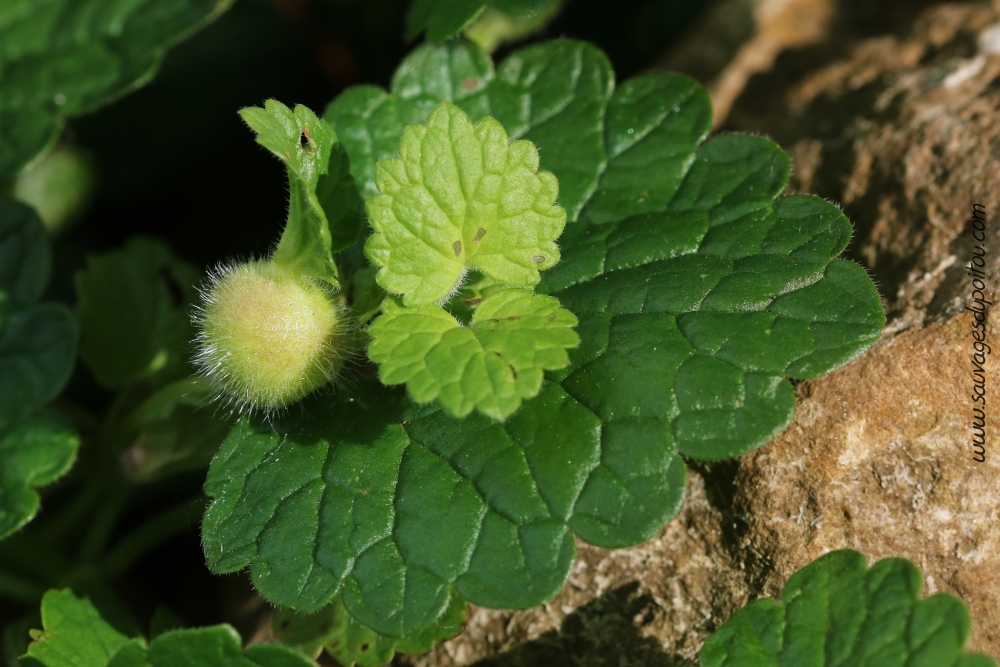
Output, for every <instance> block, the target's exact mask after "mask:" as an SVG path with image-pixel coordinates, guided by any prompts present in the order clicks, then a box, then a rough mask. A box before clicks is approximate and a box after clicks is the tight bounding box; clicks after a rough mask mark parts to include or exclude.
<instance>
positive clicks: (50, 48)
mask: <svg viewBox="0 0 1000 667" xmlns="http://www.w3.org/2000/svg"><path fill="white" fill-rule="evenodd" d="M230 4H231V0H169V1H154V0H114V1H111V2H106V1H103V0H85V1H84V2H75V1H73V0H50V1H48V2H38V1H37V0H7V2H6V3H5V6H4V10H3V12H2V13H0V155H2V156H3V158H2V159H0V182H2V181H3V180H6V179H9V178H11V177H13V176H14V174H16V173H17V170H18V169H20V167H21V166H23V165H24V164H25V163H26V162H28V161H29V160H30V159H31V158H33V157H34V156H35V155H37V154H38V153H39V152H40V151H41V150H43V149H44V148H45V147H46V146H47V145H49V144H50V142H51V141H52V140H53V139H54V138H55V134H56V131H57V126H56V121H57V120H58V119H59V118H60V117H66V116H75V115H78V114H81V113H85V112H87V111H91V110H93V109H95V108H97V107H99V106H101V105H103V104H107V103H108V102H111V101H113V100H114V99H116V98H118V97H121V96H122V95H125V94H126V93H128V92H130V91H132V90H134V89H135V88H138V87H139V86H142V85H143V84H145V83H147V82H149V80H150V79H151V78H152V77H153V75H154V74H155V72H156V70H157V68H158V67H159V64H160V61H161V60H162V58H163V54H164V52H165V51H166V49H167V48H169V47H170V46H172V45H174V44H176V43H177V42H179V41H181V40H182V39H184V38H185V37H187V36H188V35H189V34H191V33H192V32H194V31H196V30H198V29H199V28H200V27H202V26H204V25H205V24H207V23H208V22H210V21H211V20H213V19H214V18H216V17H217V16H219V15H220V14H222V13H223V12H224V11H225V10H226V9H227V8H228V7H229V5H230Z"/></svg>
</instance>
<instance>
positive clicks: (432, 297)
mask: <svg viewBox="0 0 1000 667" xmlns="http://www.w3.org/2000/svg"><path fill="white" fill-rule="evenodd" d="M400 156H401V157H399V158H391V159H388V160H383V161H381V162H379V163H378V164H377V165H376V166H375V181H376V185H377V186H378V189H379V191H380V192H381V193H382V194H381V195H380V196H378V197H375V198H373V199H371V200H369V201H368V203H367V205H366V209H367V211H368V218H369V221H370V223H371V226H372V228H373V229H374V231H375V233H374V234H373V235H372V236H371V237H369V239H368V242H367V243H366V244H365V254H366V255H367V256H368V259H369V260H371V262H372V263H373V264H374V265H376V266H378V267H379V273H378V276H377V280H378V283H379V284H380V285H381V286H382V287H384V288H385V289H386V291H388V292H390V293H392V294H400V295H402V297H403V303H404V304H405V305H407V306H417V305H422V304H428V303H433V302H435V301H439V300H441V299H443V298H445V297H447V296H449V295H450V294H451V293H452V292H453V291H454V290H455V288H456V287H457V286H458V284H459V282H460V280H461V278H462V276H463V275H464V273H465V271H466V270H467V269H468V268H475V269H477V270H479V271H481V272H483V273H485V274H486V275H488V276H490V277H493V278H496V279H497V280H499V281H501V282H503V283H505V284H507V285H510V286H512V287H530V286H532V285H535V284H536V283H538V281H539V278H540V274H539V271H543V270H545V269H548V268H550V267H552V266H554V265H555V264H556V263H557V262H558V261H559V248H558V246H557V245H556V243H555V240H556V239H557V238H559V235H560V234H561V233H562V230H563V227H564V226H565V224H566V211H564V210H563V209H562V208H561V207H559V206H557V205H555V201H556V198H557V197H558V195H559V184H558V182H557V181H556V178H555V176H553V175H552V174H551V173H549V172H544V171H543V172H538V151H537V150H536V149H535V147H534V145H533V144H532V143H531V142H530V141H527V140H518V141H515V142H513V143H510V142H509V140H508V138H507V132H506V131H505V130H504V129H503V127H502V126H501V125H500V124H499V123H498V122H497V121H496V120H494V119H493V118H490V117H486V118H483V119H482V120H480V121H479V122H478V123H476V124H475V126H473V124H472V121H471V120H469V117H468V115H466V113H465V112H464V111H462V110H461V109H459V108H458V107H457V106H455V105H453V104H450V103H447V102H442V103H441V104H440V105H439V106H438V107H437V108H436V109H435V110H434V111H433V112H431V114H430V116H428V118H427V124H426V125H410V126H407V127H406V129H405V130H404V131H403V138H402V142H401V144H400Z"/></svg>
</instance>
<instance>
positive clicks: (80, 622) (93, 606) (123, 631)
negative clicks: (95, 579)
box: [21, 589, 138, 667]
mask: <svg viewBox="0 0 1000 667" xmlns="http://www.w3.org/2000/svg"><path fill="white" fill-rule="evenodd" d="M106 604H107V603H106V602H105V601H104V600H94V599H93V598H92V597H91V596H89V595H83V594H80V595H78V594H76V593H74V592H73V591H72V590H69V589H64V590H52V591H48V592H47V593H46V594H45V596H44V597H43V598H42V627H43V630H33V631H32V637H33V638H34V641H33V642H32V643H31V644H30V645H29V646H28V653H27V657H26V658H23V659H22V660H21V663H22V664H25V665H44V667H105V666H106V665H108V663H109V661H110V660H111V658H112V656H114V654H115V653H116V652H117V651H118V650H119V649H120V648H121V647H122V646H125V645H126V644H127V643H128V642H129V639H130V638H131V637H135V636H136V635H137V634H138V633H137V632H136V631H135V629H134V627H132V626H130V625H129V624H128V623H127V622H126V621H124V620H119V619H118V618H116V617H115V616H113V615H106V614H104V613H102V612H103V611H105V605H106ZM110 619H113V621H111V620H110Z"/></svg>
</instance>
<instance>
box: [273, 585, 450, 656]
mask: <svg viewBox="0 0 1000 667" xmlns="http://www.w3.org/2000/svg"><path fill="white" fill-rule="evenodd" d="M465 608H466V604H465V602H463V601H461V600H452V603H451V604H450V605H449V606H448V609H446V610H445V612H444V614H442V616H441V619H440V620H439V622H438V623H436V624H434V625H431V626H430V627H428V628H427V629H426V630H425V631H424V632H422V633H421V634H419V635H416V636H413V637H406V638H394V637H386V636H384V635H380V634H378V633H377V632H375V631H374V630H371V629H370V628H367V627H365V626H364V625H361V624H360V623H358V622H357V621H356V620H354V618H353V617H352V616H351V615H350V614H349V613H348V612H347V609H346V608H345V607H344V603H343V602H342V601H341V600H340V598H335V599H334V601H333V602H332V603H331V604H329V605H327V606H326V607H324V608H323V609H321V610H320V611H318V612H316V613H314V614H304V613H300V612H296V611H293V610H291V609H279V610H278V611H276V612H275V614H274V619H273V621H272V624H273V627H274V631H275V634H276V635H277V636H278V638H279V639H280V640H281V642H282V643H283V644H286V645H288V646H294V647H295V648H297V649H298V650H300V651H302V652H303V653H305V654H306V655H309V656H316V655H317V654H318V653H319V652H320V651H321V650H323V649H324V648H325V649H326V651H327V653H329V654H330V655H331V656H333V658H334V659H335V660H336V661H337V662H338V663H340V664H341V665H344V666H345V667H353V666H354V665H358V666H359V667H379V665H383V664H385V663H387V662H389V661H390V660H392V657H393V656H394V655H395V654H396V653H423V652H425V651H429V650H430V649H431V648H433V647H434V645H435V644H436V643H437V642H439V641H443V640H445V639H450V638H451V637H454V636H455V635H457V634H458V633H459V632H461V631H462V624H463V623H464V622H465Z"/></svg>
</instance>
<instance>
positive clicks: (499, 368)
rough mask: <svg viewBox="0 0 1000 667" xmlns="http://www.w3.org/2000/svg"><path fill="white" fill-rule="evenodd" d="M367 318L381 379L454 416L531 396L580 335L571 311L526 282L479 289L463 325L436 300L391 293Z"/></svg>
mask: <svg viewBox="0 0 1000 667" xmlns="http://www.w3.org/2000/svg"><path fill="white" fill-rule="evenodd" d="M384 311H385V314H383V315H381V316H380V317H379V318H378V319H376V320H375V322H374V323H372V325H371V327H370V328H369V330H368V332H369V333H370V334H371V336H372V343H371V345H370V346H369V347H368V356H369V358H370V359H371V360H372V361H374V362H375V363H377V364H379V379H381V380H382V382H384V383H385V384H389V385H392V384H402V383H406V387H407V389H408V390H409V393H410V396H411V397H413V399H414V400H415V401H417V402H418V403H427V402H429V401H433V400H435V399H437V400H438V401H440V403H441V405H443V406H444V407H445V408H446V409H447V410H448V411H449V412H451V413H452V414H453V415H455V416H456V417H464V416H465V415H467V414H469V412H471V411H472V409H473V408H475V409H477V410H479V411H480V412H482V413H483V414H485V415H487V416H489V417H492V418H493V419H498V420H503V419H505V418H507V417H508V416H510V415H511V414H512V413H513V412H514V411H515V410H517V408H518V407H520V405H521V401H522V400H525V399H529V398H533V397H535V396H536V395H537V394H538V392H539V390H540V389H541V386H542V378H543V374H544V371H547V370H556V369H559V368H563V367H565V366H566V364H568V363H569V355H568V354H567V352H566V350H567V349H568V348H571V347H576V346H577V345H579V343H580V339H579V337H578V336H577V335H576V332H574V331H573V327H575V326H576V324H577V321H576V317H574V316H573V314H572V313H571V312H569V311H568V310H566V309H564V308H560V307H559V301H558V300H556V299H554V298H552V297H550V296H542V295H536V294H532V293H531V292H530V291H529V290H522V289H504V290H498V291H495V292H493V293H491V294H490V295H489V296H487V297H485V298H484V299H483V300H482V302H481V303H480V304H479V306H478V307H477V308H476V310H475V312H474V314H473V317H472V322H471V323H470V325H469V326H468V327H463V326H461V325H460V324H459V323H458V321H456V320H455V318H454V317H453V316H452V315H451V314H449V313H448V312H447V311H446V310H444V309H443V308H441V307H440V306H435V305H427V306H417V307H415V308H406V307H403V306H402V305H401V304H399V302H393V301H389V302H387V303H386V304H385V306H384Z"/></svg>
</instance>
